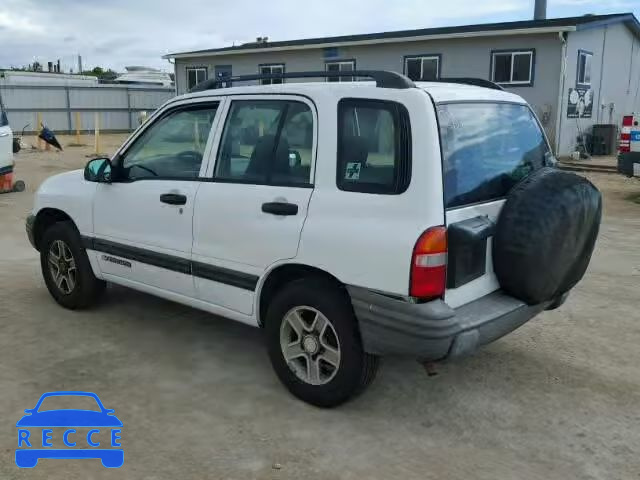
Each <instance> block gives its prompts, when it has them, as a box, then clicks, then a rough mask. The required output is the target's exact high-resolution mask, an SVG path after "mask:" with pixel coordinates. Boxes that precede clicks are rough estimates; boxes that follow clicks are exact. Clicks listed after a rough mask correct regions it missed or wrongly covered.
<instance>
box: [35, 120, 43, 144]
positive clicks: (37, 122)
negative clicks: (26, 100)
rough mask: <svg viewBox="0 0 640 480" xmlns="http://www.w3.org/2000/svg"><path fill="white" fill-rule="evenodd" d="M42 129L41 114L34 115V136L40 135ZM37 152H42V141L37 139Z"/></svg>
mask: <svg viewBox="0 0 640 480" xmlns="http://www.w3.org/2000/svg"><path fill="white" fill-rule="evenodd" d="M41 128H42V113H40V112H38V113H36V136H37V135H38V134H39V133H40V129H41ZM38 150H42V139H41V138H40V137H38Z"/></svg>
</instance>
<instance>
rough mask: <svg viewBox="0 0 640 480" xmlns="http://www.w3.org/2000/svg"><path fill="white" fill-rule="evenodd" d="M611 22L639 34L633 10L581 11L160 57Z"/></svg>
mask: <svg viewBox="0 0 640 480" xmlns="http://www.w3.org/2000/svg"><path fill="white" fill-rule="evenodd" d="M614 23H625V24H626V25H627V26H628V27H629V29H630V30H631V31H633V33H634V34H635V35H636V36H638V37H640V23H639V22H638V19H636V17H635V16H634V15H633V13H613V14H609V15H583V16H580V17H566V18H551V19H545V20H526V21H518V22H501V23H483V24H475V25H462V26H454V27H437V28H422V29H417V30H398V31H392V32H379V33H365V34H359V35H341V36H336V37H318V38H304V39H300V40H284V41H277V42H260V43H258V42H250V43H244V44H242V45H237V46H232V47H223V48H213V49H207V50H194V51H190V52H178V53H169V54H167V55H164V56H163V57H162V58H188V57H198V56H218V55H231V54H248V53H259V52H261V51H274V50H294V49H308V48H323V47H325V48H326V47H332V46H342V45H344V46H348V45H358V44H375V43H391V42H402V41H416V40H428V39H430V38H456V37H463V38H464V37H470V36H481V35H485V36H486V35H509V34H511V35H513V34H534V33H547V32H557V31H576V30H582V29H585V28H594V27H599V26H603V25H608V24H614Z"/></svg>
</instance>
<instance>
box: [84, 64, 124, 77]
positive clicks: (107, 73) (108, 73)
mask: <svg viewBox="0 0 640 480" xmlns="http://www.w3.org/2000/svg"><path fill="white" fill-rule="evenodd" d="M82 75H93V76H94V77H98V79H100V80H114V79H115V78H116V77H117V76H118V73H117V72H114V71H113V70H111V69H110V68H107V69H106V70H105V69H104V68H102V67H93V69H91V70H84V71H83V72H82Z"/></svg>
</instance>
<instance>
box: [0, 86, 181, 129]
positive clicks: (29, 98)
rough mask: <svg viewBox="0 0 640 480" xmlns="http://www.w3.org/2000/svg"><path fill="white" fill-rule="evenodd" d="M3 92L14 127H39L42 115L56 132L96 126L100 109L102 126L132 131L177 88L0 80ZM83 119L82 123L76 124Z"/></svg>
mask: <svg viewBox="0 0 640 480" xmlns="http://www.w3.org/2000/svg"><path fill="white" fill-rule="evenodd" d="M0 95H1V98H2V103H3V104H4V107H5V110H6V112H7V116H8V117H9V123H10V124H11V127H12V128H13V130H14V131H20V130H22V128H23V127H24V126H25V125H27V124H29V125H30V126H29V127H28V128H27V129H26V130H25V131H26V132H33V131H37V130H39V128H37V122H38V118H39V117H40V118H41V119H42V123H44V124H45V125H46V126H47V127H49V128H50V129H52V130H53V131H54V132H56V133H72V132H75V131H76V128H78V129H80V130H81V131H91V130H93V129H94V126H95V125H94V119H95V116H96V115H95V114H96V113H98V117H99V123H100V125H99V126H100V130H101V131H111V132H128V131H131V130H133V129H135V128H136V127H137V126H138V124H139V121H138V117H139V115H140V112H149V113H151V112H152V111H153V110H155V109H157V108H158V107H159V106H160V105H162V104H163V103H164V102H165V101H167V100H168V99H170V98H171V97H173V96H174V95H175V91H174V89H173V88H161V87H147V86H134V85H98V86H86V87H85V86H65V85H56V86H53V85H11V84H6V83H2V82H0ZM76 119H79V125H77V124H76Z"/></svg>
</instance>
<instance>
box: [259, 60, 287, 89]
mask: <svg viewBox="0 0 640 480" xmlns="http://www.w3.org/2000/svg"><path fill="white" fill-rule="evenodd" d="M258 69H259V70H258V71H259V72H260V75H276V74H280V73H284V63H269V64H264V65H258ZM283 81H284V80H283V79H282V78H263V79H262V80H260V84H261V85H275V84H277V83H283Z"/></svg>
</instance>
